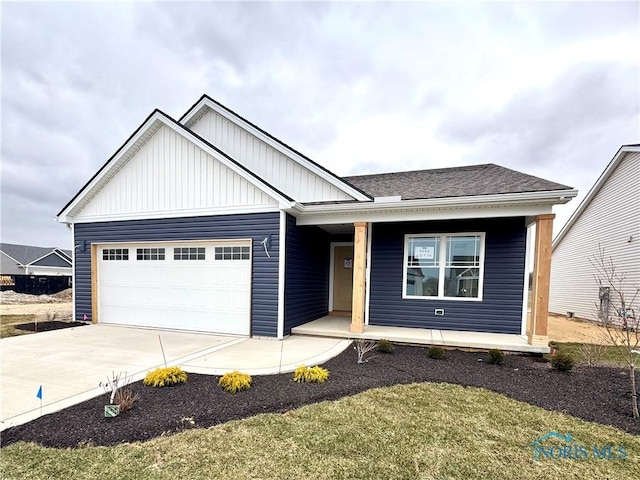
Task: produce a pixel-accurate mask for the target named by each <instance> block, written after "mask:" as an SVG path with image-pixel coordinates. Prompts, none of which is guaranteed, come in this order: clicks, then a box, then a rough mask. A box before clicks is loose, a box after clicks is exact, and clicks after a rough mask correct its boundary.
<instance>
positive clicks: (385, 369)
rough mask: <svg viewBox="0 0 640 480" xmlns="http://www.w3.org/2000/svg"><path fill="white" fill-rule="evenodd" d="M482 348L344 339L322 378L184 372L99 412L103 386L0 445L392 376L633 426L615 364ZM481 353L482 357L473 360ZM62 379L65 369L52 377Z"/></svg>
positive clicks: (353, 389)
mask: <svg viewBox="0 0 640 480" xmlns="http://www.w3.org/2000/svg"><path fill="white" fill-rule="evenodd" d="M486 357H487V355H486V353H476V352H462V351H457V350H452V351H447V357H446V359H444V360H434V359H431V358H428V357H427V355H426V354H425V349H423V348H418V347H409V346H396V348H395V352H394V353H393V354H379V355H378V356H376V357H375V358H372V359H371V360H370V361H369V362H368V363H366V364H362V365H358V364H357V363H356V354H355V352H354V351H353V349H351V348H349V349H347V350H346V351H345V352H343V353H342V354H340V355H339V356H337V357H335V358H333V359H332V360H330V361H329V362H327V363H326V364H325V365H324V366H325V367H326V368H328V369H329V371H330V372H331V375H330V377H329V380H328V381H327V382H326V383H324V384H299V383H295V382H293V381H292V375H291V374H282V375H268V376H256V377H254V378H253V384H252V386H251V388H250V389H249V390H245V391H243V392H240V393H237V394H235V395H232V394H229V393H226V392H224V391H223V390H222V389H221V388H220V387H218V385H217V380H218V377H213V376H207V375H196V374H190V375H189V380H188V381H187V383H186V384H182V385H178V386H174V387H165V388H151V387H145V386H144V385H142V384H141V383H136V384H134V386H133V388H134V389H135V391H137V392H138V393H139V394H140V399H139V400H138V401H137V402H136V404H135V406H134V407H133V409H132V410H130V411H128V412H124V413H122V414H121V415H120V416H119V417H116V418H108V419H107V418H104V413H103V412H104V405H105V404H106V403H108V396H107V395H106V394H105V395H103V396H101V397H98V398H95V399H92V400H89V401H86V402H84V403H81V404H79V405H75V406H73V407H70V408H67V409H65V410H63V411H60V412H57V413H53V414H50V415H45V416H43V417H41V418H39V419H37V420H34V421H32V422H30V423H27V424H25V425H19V426H16V427H13V428H10V429H7V430H5V431H4V432H2V434H1V437H2V438H1V443H2V445H3V446H5V445H9V444H11V443H13V442H16V441H19V440H24V441H29V442H35V443H39V444H41V445H45V446H51V447H77V446H82V445H114V444H118V443H123V442H133V441H142V440H149V439H151V438H154V437H158V436H160V435H167V434H172V433H176V432H180V431H183V430H188V429H192V428H203V427H209V426H212V425H217V424H220V423H224V422H228V421H229V420H234V419H240V418H245V417H249V416H252V415H256V414H259V413H266V412H272V413H273V412H276V413H281V412H286V411H288V410H292V409H295V408H298V407H301V406H303V405H307V404H310V403H316V402H321V401H323V400H335V399H338V398H341V397H345V396H348V395H353V394H355V393H359V392H362V391H364V390H368V389H370V388H375V387H385V386H391V385H394V384H400V383H404V384H406V383H413V382H448V383H455V384H460V385H465V386H476V387H484V388H487V389H489V390H493V391H495V392H498V393H502V394H504V395H507V396H509V397H511V398H514V399H517V400H521V401H523V402H527V403H530V404H532V405H537V406H539V407H542V408H545V409H547V410H555V411H559V412H564V413H568V414H571V415H574V416H576V417H580V418H583V419H585V420H589V421H593V422H599V423H601V424H605V425H613V426H615V427H618V428H621V429H622V430H626V431H627V432H629V433H632V434H636V435H639V434H640V422H638V421H635V420H634V419H633V418H632V416H631V413H630V411H631V405H630V399H629V392H630V389H629V379H628V376H627V374H626V372H625V371H624V369H622V368H608V367H606V368H605V367H576V368H574V370H573V371H571V372H568V373H561V372H558V371H555V370H553V369H551V366H550V365H549V363H546V362H544V361H543V360H542V359H540V358H536V357H529V356H520V355H507V356H506V357H505V364H504V365H502V366H498V365H491V364H489V363H487V361H486ZM479 359H483V360H484V361H479ZM61 381H64V379H61Z"/></svg>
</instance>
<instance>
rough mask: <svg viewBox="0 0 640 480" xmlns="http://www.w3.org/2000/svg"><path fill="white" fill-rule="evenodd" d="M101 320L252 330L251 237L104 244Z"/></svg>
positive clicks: (99, 297)
mask: <svg viewBox="0 0 640 480" xmlns="http://www.w3.org/2000/svg"><path fill="white" fill-rule="evenodd" d="M96 255H97V259H96V260H97V265H98V272H97V273H98V274H97V282H96V283H97V293H98V295H97V304H98V321H99V322H100V323H110V324H118V325H131V326H144V327H154V328H169V329H179V330H192V331H201V332H212V333H223V334H231V335H250V333H251V331H250V328H251V327H250V325H251V320H250V318H251V241H249V240H247V241H238V240H234V241H216V242H185V243H175V242H171V243H144V244H143V243H136V244H103V245H99V246H98V248H97V252H96Z"/></svg>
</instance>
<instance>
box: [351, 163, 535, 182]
mask: <svg viewBox="0 0 640 480" xmlns="http://www.w3.org/2000/svg"><path fill="white" fill-rule="evenodd" d="M490 166H494V167H500V168H507V167H503V166H502V165H498V164H496V163H479V164H476V165H459V166H457V167H439V168H421V169H417V170H401V171H399V172H382V173H365V174H363V175H347V176H345V177H342V178H359V177H372V176H375V175H398V174H403V173H417V172H437V171H439V170H462V169H465V168H479V167H490ZM509 170H511V169H509ZM513 171H514V172H515V171H517V170H513ZM518 173H522V172H518ZM525 175H528V174H525Z"/></svg>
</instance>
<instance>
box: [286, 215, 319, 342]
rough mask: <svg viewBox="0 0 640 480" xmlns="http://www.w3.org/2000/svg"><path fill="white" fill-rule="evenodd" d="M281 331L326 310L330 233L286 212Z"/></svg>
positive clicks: (309, 319) (287, 331)
mask: <svg viewBox="0 0 640 480" xmlns="http://www.w3.org/2000/svg"><path fill="white" fill-rule="evenodd" d="M285 250H286V272H287V273H286V276H285V294H284V298H285V307H284V308H285V313H284V333H285V335H288V334H289V333H290V332H291V329H292V328H293V327H296V326H298V325H301V324H303V323H306V322H310V321H311V320H315V319H317V318H320V317H322V316H324V315H326V314H327V311H328V308H329V306H328V299H329V234H328V233H326V232H325V231H324V230H321V229H320V228H318V227H298V226H296V220H295V218H294V217H292V216H291V215H287V241H286V244H285Z"/></svg>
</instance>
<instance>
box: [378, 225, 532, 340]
mask: <svg viewBox="0 0 640 480" xmlns="http://www.w3.org/2000/svg"><path fill="white" fill-rule="evenodd" d="M457 232H485V234H486V236H485V259H484V286H483V299H482V301H456V300H439V299H436V300H431V299H429V300H427V299H411V298H402V295H403V291H404V285H403V266H404V241H405V234H428V233H435V234H446V233H457ZM525 252H526V227H525V219H524V218H521V217H517V218H499V219H493V218H492V219H483V220H464V221H438V222H415V223H385V224H374V225H373V227H372V241H371V280H370V292H369V296H370V300H369V324H370V325H383V326H394V327H414V328H429V329H440V330H460V331H476V332H489V333H508V334H520V333H521V328H522V303H523V288H524V274H525V272H524V269H525ZM435 309H444V311H445V314H444V315H443V316H436V315H435Z"/></svg>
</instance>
